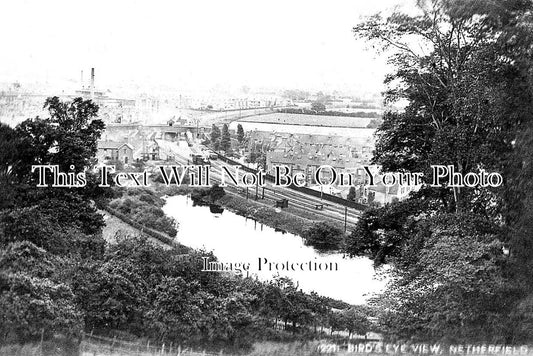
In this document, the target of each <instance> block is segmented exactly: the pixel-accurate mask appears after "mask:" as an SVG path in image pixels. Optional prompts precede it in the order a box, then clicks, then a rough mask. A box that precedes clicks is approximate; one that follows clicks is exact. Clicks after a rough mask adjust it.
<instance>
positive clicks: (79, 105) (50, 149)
mask: <svg viewBox="0 0 533 356" xmlns="http://www.w3.org/2000/svg"><path fill="white" fill-rule="evenodd" d="M44 107H45V108H46V109H48V112H49V114H50V118H47V119H40V118H39V117H37V118H35V119H28V120H26V121H24V122H22V123H21V124H19V125H18V126H17V127H16V131H17V134H18V135H19V137H20V138H21V142H20V144H19V147H18V148H19V154H20V160H19V161H18V162H19V164H17V165H15V167H14V169H13V170H14V172H15V173H16V174H17V176H18V177H19V178H22V177H27V176H29V175H30V172H31V165H33V164H56V165H59V167H60V169H61V170H62V171H69V170H70V166H71V165H72V166H74V171H75V172H82V171H83V170H84V169H85V168H87V167H89V166H91V165H92V164H93V163H95V159H94V157H95V155H96V152H97V141H98V139H99V138H100V136H101V134H102V132H103V130H104V127H105V125H104V123H103V122H102V121H101V120H99V119H96V115H97V113H98V106H97V105H96V104H94V103H93V102H92V101H91V100H83V99H82V98H76V99H74V100H72V101H70V102H63V101H61V100H60V99H59V98H58V97H51V98H48V99H46V101H45V104H44Z"/></svg>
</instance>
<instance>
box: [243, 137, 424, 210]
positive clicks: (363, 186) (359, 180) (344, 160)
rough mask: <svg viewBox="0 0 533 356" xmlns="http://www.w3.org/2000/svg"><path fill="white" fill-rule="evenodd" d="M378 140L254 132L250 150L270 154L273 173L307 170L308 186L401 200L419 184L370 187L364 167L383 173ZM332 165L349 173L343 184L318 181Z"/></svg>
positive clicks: (374, 199)
mask: <svg viewBox="0 0 533 356" xmlns="http://www.w3.org/2000/svg"><path fill="white" fill-rule="evenodd" d="M373 149H374V141H373V140H371V139H361V138H354V137H345V136H337V135H314V134H297V133H294V134H293V133H280V132H275V133H274V132H264V131H251V132H249V133H248V147H247V150H248V151H255V152H262V153H263V154H264V155H266V171H267V172H268V173H271V174H272V173H273V169H274V167H276V166H282V165H283V166H287V167H288V168H289V169H290V173H291V174H292V175H294V174H296V173H303V174H304V175H305V177H306V182H307V185H308V186H309V187H311V188H314V189H320V190H321V191H324V189H327V191H325V192H327V193H330V194H335V195H339V196H342V197H344V198H346V197H347V196H348V194H349V191H350V187H353V189H355V194H353V192H352V198H353V199H354V200H355V201H357V202H359V203H363V204H377V205H383V204H386V203H392V202H394V201H400V200H403V199H405V198H407V196H408V195H409V193H410V192H411V191H413V190H417V189H419V187H412V186H400V185H398V184H396V185H393V186H385V185H384V184H383V183H382V182H378V183H377V184H376V185H374V186H370V185H369V184H368V183H369V179H368V176H367V174H366V173H365V171H364V170H363V169H362V167H363V166H369V167H371V169H372V170H373V171H374V172H375V173H379V169H380V167H379V166H375V165H372V164H371V162H370V161H371V158H372V151H373ZM323 165H327V166H331V167H333V168H334V169H335V171H336V172H338V173H345V176H344V180H343V182H342V185H341V184H340V181H337V182H336V183H335V184H333V185H331V186H328V187H323V186H319V185H318V182H317V181H316V172H317V170H318V169H319V167H320V166H323ZM329 174H330V173H329V171H327V170H323V171H321V172H320V174H319V177H320V179H321V180H322V181H323V180H324V179H327V178H329Z"/></svg>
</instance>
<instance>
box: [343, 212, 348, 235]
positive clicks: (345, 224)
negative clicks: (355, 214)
mask: <svg viewBox="0 0 533 356" xmlns="http://www.w3.org/2000/svg"><path fill="white" fill-rule="evenodd" d="M347 224H348V207H347V206H345V207H344V232H346V227H347Z"/></svg>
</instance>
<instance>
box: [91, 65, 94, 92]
mask: <svg viewBox="0 0 533 356" xmlns="http://www.w3.org/2000/svg"><path fill="white" fill-rule="evenodd" d="M91 99H94V68H91Z"/></svg>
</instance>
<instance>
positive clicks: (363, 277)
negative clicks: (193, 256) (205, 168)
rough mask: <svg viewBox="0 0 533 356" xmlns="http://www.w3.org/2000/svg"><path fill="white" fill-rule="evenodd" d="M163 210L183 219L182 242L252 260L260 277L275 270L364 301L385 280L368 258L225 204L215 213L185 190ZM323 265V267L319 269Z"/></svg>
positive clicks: (222, 256) (330, 293)
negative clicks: (316, 243)
mask: <svg viewBox="0 0 533 356" xmlns="http://www.w3.org/2000/svg"><path fill="white" fill-rule="evenodd" d="M163 210H164V211H165V213H166V214H167V215H168V216H170V217H173V218H175V219H176V220H177V221H178V222H179V229H178V235H177V239H178V241H179V242H180V243H181V244H183V245H186V246H189V247H192V248H204V249H205V250H207V251H213V253H214V254H215V256H217V258H218V260H219V261H222V262H231V263H249V264H250V269H249V273H250V274H256V275H257V276H258V278H259V279H260V280H269V279H272V278H273V276H275V275H277V274H279V275H281V276H287V277H289V278H291V279H292V280H293V281H295V283H298V286H299V288H301V289H302V290H304V291H306V292H311V291H315V292H317V293H318V294H320V295H323V296H327V297H331V298H335V299H340V300H343V301H345V302H348V303H351V304H362V303H364V302H365V301H366V300H367V299H368V298H369V297H371V296H372V294H373V293H374V292H378V291H380V290H381V289H382V288H383V286H384V284H385V282H384V281H383V280H382V279H380V278H378V277H375V273H374V269H373V267H372V262H371V260H370V259H368V258H362V257H360V258H343V255H342V254H322V253H318V252H317V251H316V250H315V249H313V248H312V247H309V246H305V244H304V243H303V240H302V238H301V237H299V236H297V235H293V234H289V233H283V232H281V231H277V230H275V229H273V228H270V227H268V226H266V225H263V224H260V223H258V222H256V221H255V220H252V219H247V218H245V217H243V216H240V215H237V214H235V213H233V212H231V211H228V210H227V209H225V210H224V211H223V212H222V213H220V212H218V213H213V212H211V209H210V207H208V206H193V202H192V200H191V199H190V198H188V197H187V196H173V197H169V198H168V199H167V200H166V204H165V206H164V207H163ZM287 262H288V263H295V265H294V266H296V269H297V271H292V270H290V271H287ZM309 262H311V264H309ZM260 263H261V264H260ZM300 263H302V264H300ZM319 266H320V267H321V268H322V269H323V270H318V267H319ZM309 267H310V268H309ZM301 268H304V269H305V270H304V271H302V270H301ZM326 268H327V269H333V270H324V269H326ZM335 268H336V270H335ZM259 269H261V270H259ZM289 269H290V268H289ZM309 269H311V270H309ZM315 269H316V270H315ZM205 273H216V272H205Z"/></svg>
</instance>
